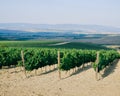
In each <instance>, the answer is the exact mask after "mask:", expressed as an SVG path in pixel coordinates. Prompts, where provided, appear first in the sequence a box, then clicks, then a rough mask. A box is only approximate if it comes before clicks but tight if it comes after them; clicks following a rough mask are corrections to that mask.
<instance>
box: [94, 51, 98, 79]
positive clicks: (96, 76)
mask: <svg viewBox="0 0 120 96" xmlns="http://www.w3.org/2000/svg"><path fill="white" fill-rule="evenodd" d="M95 63H96V64H98V63H99V51H98V52H97V58H96V61H95ZM95 71H96V72H95V78H96V80H98V79H99V78H98V66H97V67H96V69H95Z"/></svg>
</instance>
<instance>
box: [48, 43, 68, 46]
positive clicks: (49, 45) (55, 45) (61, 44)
mask: <svg viewBox="0 0 120 96" xmlns="http://www.w3.org/2000/svg"><path fill="white" fill-rule="evenodd" d="M68 43H70V42H61V43H56V44H50V45H49V46H57V45H64V44H68Z"/></svg>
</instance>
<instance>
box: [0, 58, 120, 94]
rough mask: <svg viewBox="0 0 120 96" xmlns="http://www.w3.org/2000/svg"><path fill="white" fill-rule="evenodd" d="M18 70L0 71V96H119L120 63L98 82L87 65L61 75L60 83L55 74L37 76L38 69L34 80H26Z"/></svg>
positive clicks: (109, 69) (33, 77)
mask: <svg viewBox="0 0 120 96" xmlns="http://www.w3.org/2000/svg"><path fill="white" fill-rule="evenodd" d="M20 70H21V69H20V68H19V67H17V68H15V69H14V68H11V69H9V70H8V69H2V70H0V96H120V60H119V61H118V62H117V64H114V65H112V66H110V67H109V68H108V69H107V70H106V71H105V74H103V79H101V80H99V81H96V79H95V72H94V70H93V68H91V66H90V65H88V66H87V67H85V68H84V69H80V70H78V71H77V72H76V73H74V74H72V75H71V76H69V74H68V73H67V74H65V72H62V79H61V80H60V79H59V78H58V77H59V76H58V70H54V71H51V72H47V73H44V74H41V73H40V69H39V70H38V71H37V76H33V75H34V71H33V72H32V73H30V74H31V75H30V74H29V73H27V74H28V75H29V78H26V77H25V75H24V72H22V71H20ZM8 71H9V72H8Z"/></svg>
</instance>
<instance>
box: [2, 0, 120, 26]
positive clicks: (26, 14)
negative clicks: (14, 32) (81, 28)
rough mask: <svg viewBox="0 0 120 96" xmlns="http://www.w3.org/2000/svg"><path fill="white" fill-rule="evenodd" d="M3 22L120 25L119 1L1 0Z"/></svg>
mask: <svg viewBox="0 0 120 96" xmlns="http://www.w3.org/2000/svg"><path fill="white" fill-rule="evenodd" d="M0 23H39V24H97V25H109V26H117V27H120V0H0Z"/></svg>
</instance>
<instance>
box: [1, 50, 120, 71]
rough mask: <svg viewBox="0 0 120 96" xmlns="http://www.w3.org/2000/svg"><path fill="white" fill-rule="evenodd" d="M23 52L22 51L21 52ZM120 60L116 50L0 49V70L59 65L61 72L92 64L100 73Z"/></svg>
mask: <svg viewBox="0 0 120 96" xmlns="http://www.w3.org/2000/svg"><path fill="white" fill-rule="evenodd" d="M21 50H22V51H21ZM118 58H120V55H119V53H118V52H117V51H114V50H101V51H99V52H98V51H96V50H78V49H60V50H59V52H58V49H47V48H2V49H0V68H2V67H3V66H8V67H10V66H12V65H14V66H22V67H24V68H25V70H26V71H32V70H36V69H39V68H43V67H46V66H51V65H55V64H58V63H59V65H58V69H59V71H69V70H71V69H74V68H80V67H81V66H83V67H84V64H87V63H89V62H91V64H92V67H93V68H94V70H95V71H97V72H98V73H99V72H100V71H101V70H103V69H104V68H106V67H107V66H109V65H110V64H112V62H113V61H114V60H116V59H118Z"/></svg>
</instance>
